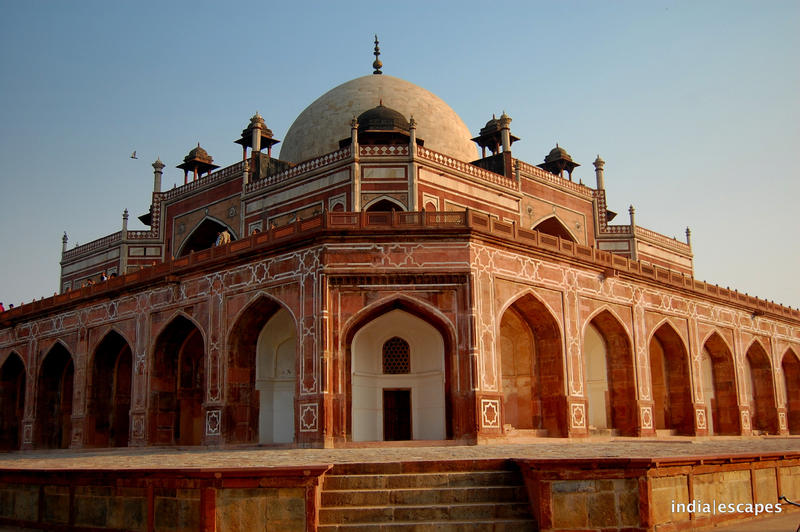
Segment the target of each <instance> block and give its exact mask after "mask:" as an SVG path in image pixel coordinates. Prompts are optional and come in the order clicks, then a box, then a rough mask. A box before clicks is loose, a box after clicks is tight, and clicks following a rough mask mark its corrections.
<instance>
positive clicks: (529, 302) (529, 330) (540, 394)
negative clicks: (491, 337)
mask: <svg viewBox="0 0 800 532" xmlns="http://www.w3.org/2000/svg"><path fill="white" fill-rule="evenodd" d="M498 338H499V351H500V364H501V368H502V383H503V415H504V424H505V425H506V429H517V430H541V431H545V433H546V434H547V435H549V436H566V434H567V426H566V398H565V389H564V355H563V349H562V341H561V333H560V330H559V327H558V323H557V322H556V319H555V317H554V316H553V315H552V314H551V313H550V311H549V310H548V309H547V307H546V306H545V305H544V303H542V302H541V301H539V300H538V299H537V298H535V297H534V296H533V295H531V294H526V295H524V296H522V297H520V298H519V299H517V300H516V301H514V303H512V304H511V305H510V306H509V307H508V308H507V309H506V310H505V311H504V312H503V314H502V317H501V319H500V331H499V336H498Z"/></svg>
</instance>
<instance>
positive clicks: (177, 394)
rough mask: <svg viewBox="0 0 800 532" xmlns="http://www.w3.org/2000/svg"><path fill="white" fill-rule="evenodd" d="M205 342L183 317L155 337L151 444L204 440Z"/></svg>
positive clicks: (151, 378) (190, 442)
mask: <svg viewBox="0 0 800 532" xmlns="http://www.w3.org/2000/svg"><path fill="white" fill-rule="evenodd" d="M205 362H206V357H205V342H204V340H203V335H202V333H201V332H200V329H198V328H197V326H196V325H195V324H194V323H193V322H192V321H191V320H189V319H187V318H186V317H184V316H178V317H176V318H175V319H173V320H172V321H171V322H170V323H169V325H167V326H166V327H164V329H163V330H162V331H161V334H159V335H158V338H156V342H155V347H154V349H153V368H152V372H151V376H150V416H149V419H150V424H149V427H150V434H149V438H150V443H151V444H160V445H169V444H177V445H200V444H202V443H203V428H204V426H203V399H204V393H205V389H206V379H205Z"/></svg>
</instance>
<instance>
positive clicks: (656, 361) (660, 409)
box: [648, 318, 694, 435]
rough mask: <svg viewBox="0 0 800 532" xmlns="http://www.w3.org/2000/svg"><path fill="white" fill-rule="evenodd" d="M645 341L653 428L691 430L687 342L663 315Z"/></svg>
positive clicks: (686, 431) (681, 431)
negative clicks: (647, 347)
mask: <svg viewBox="0 0 800 532" xmlns="http://www.w3.org/2000/svg"><path fill="white" fill-rule="evenodd" d="M648 345H649V349H650V380H651V383H650V389H651V390H652V392H653V402H654V405H653V414H654V418H655V428H656V429H666V430H674V431H676V432H677V433H678V434H687V435H690V434H694V406H693V404H692V393H691V383H692V373H691V370H690V365H689V351H688V349H687V347H686V342H685V341H684V339H683V337H682V336H681V335H680V333H679V332H678V330H677V329H676V328H675V326H674V325H673V324H672V322H671V321H670V320H669V319H666V318H665V319H664V320H662V321H661V322H660V323H659V324H658V326H657V327H656V328H655V329H654V330H653V333H652V334H651V335H650V341H649V343H648Z"/></svg>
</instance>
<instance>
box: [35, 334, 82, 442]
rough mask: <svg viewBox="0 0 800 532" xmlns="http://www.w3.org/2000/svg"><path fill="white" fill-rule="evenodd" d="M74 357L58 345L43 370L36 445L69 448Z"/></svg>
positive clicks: (40, 383) (48, 356)
mask: <svg viewBox="0 0 800 532" xmlns="http://www.w3.org/2000/svg"><path fill="white" fill-rule="evenodd" d="M74 375H75V366H74V365H73V363H72V355H70V354H69V351H67V348H66V347H64V345H63V344H61V343H56V344H55V345H54V346H53V347H52V348H51V349H50V351H49V352H48V353H47V356H45V358H44V361H43V362H42V365H41V367H40V368H39V381H38V383H37V384H38V387H37V397H36V431H35V432H36V436H35V440H36V445H37V446H38V447H43V448H47V449H66V448H68V447H69V445H70V442H71V438H72V390H73V377H74Z"/></svg>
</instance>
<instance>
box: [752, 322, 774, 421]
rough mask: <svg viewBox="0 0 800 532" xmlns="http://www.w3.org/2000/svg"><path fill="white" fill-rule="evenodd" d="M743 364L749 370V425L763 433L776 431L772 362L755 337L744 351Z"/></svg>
mask: <svg viewBox="0 0 800 532" xmlns="http://www.w3.org/2000/svg"><path fill="white" fill-rule="evenodd" d="M746 353H747V354H746V356H745V361H744V362H745V364H746V365H747V368H746V369H747V370H749V371H748V372H749V374H750V378H749V379H747V381H746V385H747V386H748V393H747V395H748V399H749V400H750V401H749V402H750V418H751V422H750V423H751V427H752V428H753V430H755V431H759V432H762V433H765V434H777V433H778V410H777V405H776V403H775V399H776V398H775V386H774V381H773V371H772V362H771V361H770V357H769V354H768V351H767V350H766V349H765V347H764V344H763V343H761V341H760V340H759V339H758V338H756V339H754V340H753V342H751V343H750V347H749V348H748V349H747V351H746Z"/></svg>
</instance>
